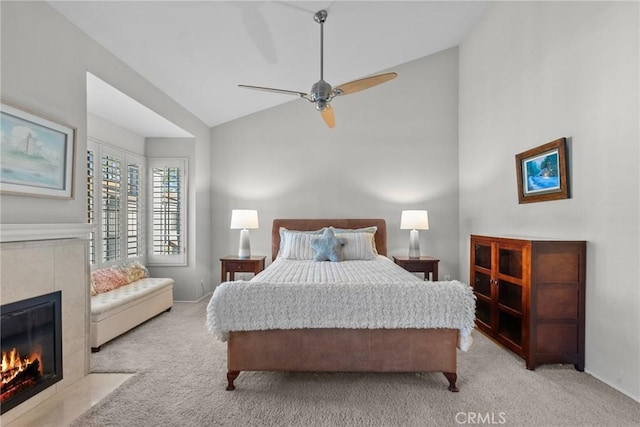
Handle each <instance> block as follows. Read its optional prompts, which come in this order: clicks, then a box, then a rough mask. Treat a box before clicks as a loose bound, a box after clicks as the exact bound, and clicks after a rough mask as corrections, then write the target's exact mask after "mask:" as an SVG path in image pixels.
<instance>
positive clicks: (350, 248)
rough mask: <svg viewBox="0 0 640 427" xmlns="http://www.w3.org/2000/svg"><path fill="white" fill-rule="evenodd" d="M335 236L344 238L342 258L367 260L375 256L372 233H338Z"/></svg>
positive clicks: (346, 259)
mask: <svg viewBox="0 0 640 427" xmlns="http://www.w3.org/2000/svg"><path fill="white" fill-rule="evenodd" d="M336 236H337V237H340V238H342V239H345V240H346V243H345V245H344V247H343V248H342V252H343V255H344V260H345V261H348V260H369V259H374V258H375V257H376V252H374V249H373V248H374V241H373V233H340V234H337V233H336Z"/></svg>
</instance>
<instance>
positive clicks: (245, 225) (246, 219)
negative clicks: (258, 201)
mask: <svg viewBox="0 0 640 427" xmlns="http://www.w3.org/2000/svg"><path fill="white" fill-rule="evenodd" d="M256 228H258V211H256V210H250V209H233V210H232V211H231V229H232V230H234V229H236V230H237V229H240V244H239V248H238V258H249V257H251V243H250V242H249V229H256Z"/></svg>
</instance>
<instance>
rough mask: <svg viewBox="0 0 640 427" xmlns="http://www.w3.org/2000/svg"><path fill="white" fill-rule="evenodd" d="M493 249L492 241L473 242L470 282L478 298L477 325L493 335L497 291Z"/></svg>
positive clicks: (476, 240)
mask: <svg viewBox="0 0 640 427" xmlns="http://www.w3.org/2000/svg"><path fill="white" fill-rule="evenodd" d="M492 254H493V249H492V244H491V241H489V240H486V241H485V240H480V239H473V240H472V241H471V274H470V281H471V286H472V288H473V292H474V294H475V296H476V325H477V326H478V327H479V328H480V329H483V330H484V331H486V332H488V333H490V334H493V333H494V332H493V331H494V327H495V324H496V319H495V315H494V313H495V295H494V293H495V290H494V286H493V283H494V281H493V274H492V264H493V261H492V260H493V255H492Z"/></svg>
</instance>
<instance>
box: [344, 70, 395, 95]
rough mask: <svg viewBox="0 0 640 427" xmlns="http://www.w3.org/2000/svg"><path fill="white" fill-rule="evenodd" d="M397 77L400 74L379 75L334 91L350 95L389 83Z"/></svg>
mask: <svg viewBox="0 0 640 427" xmlns="http://www.w3.org/2000/svg"><path fill="white" fill-rule="evenodd" d="M396 77H398V73H385V74H378V75H375V76H371V77H365V78H363V79H358V80H354V81H352V82H348V83H345V84H342V85H340V86H338V87H337V88H335V89H334V91H336V92H338V94H339V95H349V94H350V93H355V92H360V91H361V90H365V89H369V88H370V87H373V86H376V85H379V84H382V83H385V82H388V81H389V80H393V79H395V78H396Z"/></svg>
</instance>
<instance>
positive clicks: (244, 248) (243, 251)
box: [238, 228, 251, 258]
mask: <svg viewBox="0 0 640 427" xmlns="http://www.w3.org/2000/svg"><path fill="white" fill-rule="evenodd" d="M238 247H239V249H238V258H250V257H251V243H250V242H249V230H247V229H246V228H243V229H242V230H240V244H239V246H238Z"/></svg>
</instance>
